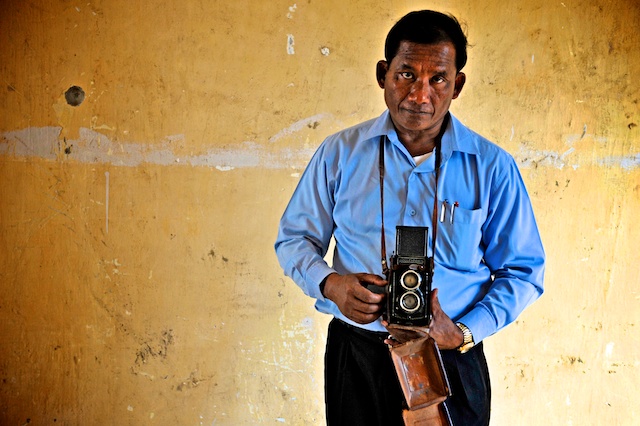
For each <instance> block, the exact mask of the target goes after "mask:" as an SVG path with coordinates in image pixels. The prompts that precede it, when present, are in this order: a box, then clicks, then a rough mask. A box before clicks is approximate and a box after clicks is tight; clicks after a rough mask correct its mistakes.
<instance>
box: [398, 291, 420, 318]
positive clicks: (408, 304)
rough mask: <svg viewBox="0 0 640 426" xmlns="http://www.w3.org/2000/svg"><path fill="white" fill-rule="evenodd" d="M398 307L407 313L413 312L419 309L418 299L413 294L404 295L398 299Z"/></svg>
mask: <svg viewBox="0 0 640 426" xmlns="http://www.w3.org/2000/svg"><path fill="white" fill-rule="evenodd" d="M400 306H402V309H404V310H405V311H407V312H409V313H411V312H415V311H417V310H418V309H419V308H420V298H419V297H418V295H417V294H415V293H413V292H409V293H405V294H403V295H402V297H401V298H400Z"/></svg>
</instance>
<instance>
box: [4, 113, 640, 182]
mask: <svg viewBox="0 0 640 426" xmlns="http://www.w3.org/2000/svg"><path fill="white" fill-rule="evenodd" d="M325 121H332V124H340V123H339V122H335V120H334V117H333V116H332V115H331V114H328V113H320V114H316V115H313V116H311V117H307V118H304V119H302V120H299V121H296V122H295V123H293V124H291V125H290V126H288V127H286V128H284V129H282V130H280V131H279V132H278V133H276V134H275V135H273V136H272V137H271V138H270V139H269V142H271V143H274V142H277V141H278V140H280V139H282V138H285V137H288V136H291V135H294V134H296V133H297V132H300V131H302V130H308V129H315V128H317V127H318V126H319V125H320V124H321V123H323V122H325ZM61 132H62V128H61V127H30V128H27V129H23V130H14V131H8V132H3V133H0V156H3V155H4V156H12V157H17V158H41V159H45V160H50V161H58V160H61V161H77V162H80V163H87V164H101V163H102V164H112V165H114V166H125V167H136V166H138V165H140V164H144V163H147V164H157V165H162V166H193V167H195V166H199V167H213V168H215V169H217V170H219V171H222V172H228V171H231V170H234V169H237V168H248V167H261V168H266V169H296V168H298V169H304V168H305V167H306V165H307V163H308V162H309V159H310V158H311V157H312V156H313V153H314V152H315V149H316V147H315V146H313V147H299V148H296V147H294V148H291V147H280V146H278V145H277V144H276V145H271V144H260V143H257V142H253V141H245V142H241V143H235V144H230V145H228V146H227V147H225V148H211V149H209V150H207V151H206V152H204V153H202V154H197V155H188V156H180V157H178V156H177V155H176V154H175V152H174V148H175V147H177V146H178V145H179V144H180V143H182V142H183V141H184V140H185V136H184V135H171V136H167V137H166V138H164V139H163V140H162V141H161V142H159V143H156V144H139V143H127V142H113V141H111V140H110V139H109V138H108V137H107V136H106V135H104V134H101V133H99V132H97V131H96V130H95V129H88V128H84V127H83V128H80V131H79V137H78V139H77V140H72V139H65V146H73V150H69V152H67V153H66V154H67V155H65V156H64V158H62V159H60V158H59V154H60V153H61V149H62V148H61V142H60V135H61ZM587 136H589V137H590V138H591V139H593V140H594V141H595V142H598V143H604V142H607V140H606V138H596V137H592V136H590V135H587ZM581 137H582V138H583V136H582V135H572V136H568V137H567V138H566V142H567V145H569V148H568V149H567V150H566V151H564V152H557V151H547V150H533V149H530V148H529V147H528V146H526V145H524V144H523V145H521V147H520V150H519V151H518V152H517V153H515V154H514V158H515V159H516V161H517V162H518V164H519V166H520V167H521V168H536V167H551V168H556V169H563V168H564V167H565V166H569V167H573V168H574V169H577V168H579V167H580V166H585V165H587V166H589V165H596V166H605V167H610V168H613V167H619V168H622V169H624V170H625V171H632V170H634V169H638V168H640V153H635V154H630V155H626V156H607V157H600V158H596V157H586V156H582V157H580V156H578V157H576V156H574V154H575V153H576V148H574V147H573V145H574V144H576V143H582V142H581ZM317 142H318V144H319V143H320V141H317ZM571 159H574V160H573V161H571ZM292 172H293V174H292V176H293V177H297V176H299V175H298V174H297V172H296V171H295V170H293V171H292ZM106 179H107V180H108V176H106ZM107 185H108V184H107Z"/></svg>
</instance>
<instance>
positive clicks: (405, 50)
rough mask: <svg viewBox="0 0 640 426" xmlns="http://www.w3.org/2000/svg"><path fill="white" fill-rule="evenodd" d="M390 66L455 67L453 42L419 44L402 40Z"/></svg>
mask: <svg viewBox="0 0 640 426" xmlns="http://www.w3.org/2000/svg"><path fill="white" fill-rule="evenodd" d="M390 65H391V67H392V68H393V67H396V68H397V67H411V68H415V67H420V68H425V67H426V68H438V69H449V68H453V71H455V69H456V48H455V46H454V45H453V43H451V42H448V41H444V42H439V43H434V44H420V43H414V42H411V41H402V42H401V43H400V46H398V53H396V56H394V57H393V59H392V60H391V64H390Z"/></svg>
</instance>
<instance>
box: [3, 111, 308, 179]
mask: <svg viewBox="0 0 640 426" xmlns="http://www.w3.org/2000/svg"><path fill="white" fill-rule="evenodd" d="M317 120H319V117H318V116H313V117H310V118H308V119H305V120H302V121H301V122H298V123H296V124H294V125H293V126H290V127H289V128H287V129H285V130H283V131H282V132H280V133H279V135H281V136H279V137H282V136H284V135H285V134H286V135H289V134H292V133H294V132H296V131H298V130H301V129H302V128H304V126H305V125H307V124H308V123H312V122H316V121H317ZM61 130H62V129H61V128H60V127H41V128H36V127H32V128H28V129H24V130H18V131H10V132H4V133H0V155H7V156H14V157H18V158H42V159H45V160H51V161H55V160H56V159H57V155H56V152H57V151H58V150H59V144H60V142H59V136H60V132H61ZM276 136H278V135H276ZM182 139H184V136H183V135H176V136H169V137H167V138H165V140H164V141H163V142H161V143H159V144H135V143H119V142H112V141H111V140H110V139H109V138H108V137H107V136H105V135H103V134H101V133H99V132H96V131H95V130H92V129H88V128H81V129H80V132H79V138H78V139H77V140H67V143H68V144H72V145H73V146H74V149H73V152H72V153H70V154H69V155H68V156H67V157H66V158H68V159H69V160H72V161H78V162H80V163H87V164H100V163H106V164H113V165H115V166H126V167H136V166H138V165H140V164H144V163H148V164H158V165H162V166H183V165H184V166H203V167H215V168H216V169H218V170H220V171H230V170H233V169H235V168H246V167H263V168H267V169H289V168H304V167H305V166H306V165H307V163H308V162H309V159H310V158H311V156H312V155H313V153H314V151H315V148H300V149H291V148H282V149H280V150H273V149H271V148H270V147H265V146H262V145H260V144H258V143H256V142H252V141H246V142H242V143H238V144H234V145H231V146H230V147H228V148H211V149H209V150H208V151H207V152H205V153H204V154H200V155H191V156H181V157H178V156H177V155H176V154H175V153H174V152H173V149H172V146H173V145H174V144H175V142H176V141H178V140H182ZM65 160H66V159H65Z"/></svg>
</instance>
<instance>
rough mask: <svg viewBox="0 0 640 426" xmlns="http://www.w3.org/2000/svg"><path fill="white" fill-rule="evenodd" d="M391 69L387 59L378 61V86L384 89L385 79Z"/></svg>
mask: <svg viewBox="0 0 640 426" xmlns="http://www.w3.org/2000/svg"><path fill="white" fill-rule="evenodd" d="M388 69H389V64H387V61H378V64H377V65H376V79H377V80H378V86H380V88H381V89H384V79H385V76H386V75H387V70H388Z"/></svg>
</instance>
